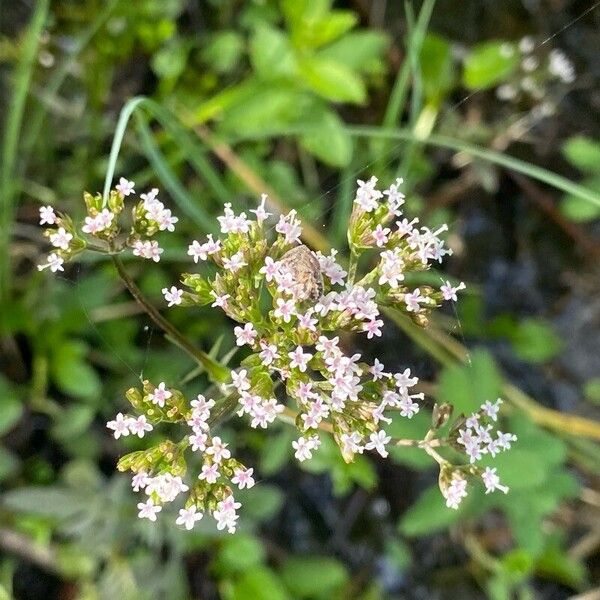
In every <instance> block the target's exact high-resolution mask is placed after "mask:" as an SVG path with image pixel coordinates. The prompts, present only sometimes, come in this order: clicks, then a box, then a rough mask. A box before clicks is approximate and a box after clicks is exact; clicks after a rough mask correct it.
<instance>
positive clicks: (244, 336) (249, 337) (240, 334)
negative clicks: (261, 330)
mask: <svg viewBox="0 0 600 600" xmlns="http://www.w3.org/2000/svg"><path fill="white" fill-rule="evenodd" d="M233 333H234V335H235V343H236V344H237V345H238V346H243V345H244V344H248V346H252V345H253V344H254V340H255V339H256V336H257V335H258V331H256V329H254V325H252V323H246V324H245V325H244V327H243V328H242V327H235V328H234V329H233Z"/></svg>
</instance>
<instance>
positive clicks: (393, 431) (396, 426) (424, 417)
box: [385, 411, 432, 470]
mask: <svg viewBox="0 0 600 600" xmlns="http://www.w3.org/2000/svg"><path fill="white" fill-rule="evenodd" d="M430 422H431V419H430V416H429V414H427V413H426V412H425V411H422V412H420V413H417V414H416V415H415V416H414V417H413V418H412V419H407V418H406V417H402V416H400V414H399V413H397V412H396V413H395V414H394V415H392V422H391V423H390V424H389V425H387V426H386V428H385V429H386V432H387V433H388V434H389V435H391V436H392V438H394V439H399V438H404V439H415V440H421V439H423V437H425V434H426V433H427V431H428V429H429V426H430ZM389 453H390V456H391V457H392V459H393V460H394V462H397V463H400V464H403V465H406V466H408V467H411V468H413V469H419V470H421V469H428V468H429V467H431V465H432V460H431V458H430V457H429V456H427V453H426V452H424V451H423V450H421V449H420V448H406V447H400V446H390V447H389Z"/></svg>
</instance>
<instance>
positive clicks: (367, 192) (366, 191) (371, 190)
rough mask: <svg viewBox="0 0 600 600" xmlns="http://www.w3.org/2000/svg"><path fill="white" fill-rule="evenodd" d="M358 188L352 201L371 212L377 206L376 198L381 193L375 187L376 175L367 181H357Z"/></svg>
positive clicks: (380, 195)
mask: <svg viewBox="0 0 600 600" xmlns="http://www.w3.org/2000/svg"><path fill="white" fill-rule="evenodd" d="M357 183H358V189H357V190H356V198H355V199H354V202H355V203H356V204H358V205H359V206H360V207H361V208H362V209H363V210H364V211H365V212H371V211H373V210H375V209H376V208H377V207H378V206H379V202H378V200H379V199H380V198H382V197H383V194H382V193H381V192H380V191H379V190H377V189H376V188H375V186H376V185H377V177H371V179H369V180H368V181H361V180H360V179H359V180H358V181H357Z"/></svg>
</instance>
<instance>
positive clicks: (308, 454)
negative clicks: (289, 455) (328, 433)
mask: <svg viewBox="0 0 600 600" xmlns="http://www.w3.org/2000/svg"><path fill="white" fill-rule="evenodd" d="M319 444H320V440H319V438H318V437H317V436H312V437H310V438H305V437H301V438H298V439H297V440H295V441H293V442H292V448H294V450H295V453H294V456H295V457H296V458H297V459H298V460H299V461H300V462H304V461H305V460H309V459H311V458H312V451H313V450H316V448H317V447H318V446H319Z"/></svg>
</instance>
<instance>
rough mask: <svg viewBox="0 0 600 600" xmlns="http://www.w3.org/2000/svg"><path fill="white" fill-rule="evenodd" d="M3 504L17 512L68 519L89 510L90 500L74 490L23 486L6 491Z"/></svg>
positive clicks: (2, 500) (2, 499)
mask: <svg viewBox="0 0 600 600" xmlns="http://www.w3.org/2000/svg"><path fill="white" fill-rule="evenodd" d="M1 504H2V506H3V507H5V508H6V509H9V510H12V511H15V512H24V513H31V514H34V515H39V516H43V517H53V518H57V519H61V520H66V519H70V518H73V517H75V516H76V515H78V514H80V513H82V512H85V511H86V510H89V501H88V500H87V499H85V498H83V497H82V496H80V495H78V494H77V492H75V491H74V490H70V489H67V488H62V487H57V486H55V487H52V486H31V487H21V488H18V489H15V490H11V491H9V492H6V493H5V494H3V495H2V497H1Z"/></svg>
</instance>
